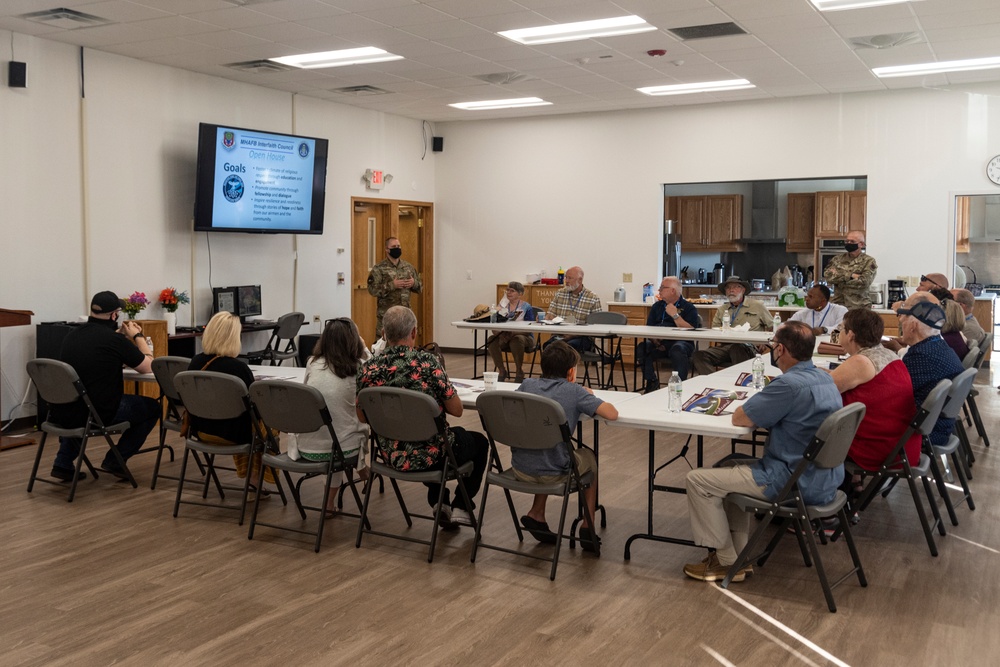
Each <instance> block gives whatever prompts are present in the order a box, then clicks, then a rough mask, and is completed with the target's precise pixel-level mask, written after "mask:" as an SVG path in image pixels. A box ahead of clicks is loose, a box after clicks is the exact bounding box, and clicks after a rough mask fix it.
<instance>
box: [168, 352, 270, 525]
mask: <svg viewBox="0 0 1000 667" xmlns="http://www.w3.org/2000/svg"><path fill="white" fill-rule="evenodd" d="M174 384H175V386H176V387H177V393H178V394H179V395H180V397H181V402H182V403H183V404H184V407H185V408H186V409H187V411H188V412H189V413H190V414H191V415H192V416H195V417H198V418H200V419H236V418H240V417H243V418H246V419H247V420H250V421H251V422H252V421H253V420H252V414H253V413H252V409H251V406H250V394H249V393H248V392H247V388H246V386H245V385H244V384H243V381H242V380H240V379H239V378H237V377H233V376H232V375H227V374H225V373H215V372H212V371H184V372H183V373H178V374H177V375H176V376H174ZM254 428H256V424H254ZM262 446H263V442H262V441H261V440H260V438H259V437H256V436H254V437H251V439H250V441H249V442H241V443H235V444H231V445H229V444H226V445H221V444H214V443H210V442H205V441H203V440H202V439H201V436H200V435H199V434H198V433H197V432H196V431H195V430H194V429H193V428H192V429H191V432H190V433H189V434H188V437H187V439H186V440H185V442H184V458H183V459H182V461H181V474H180V477H179V478H178V480H177V497H176V499H175V500H174V518H175V519H176V518H177V512H178V510H179V509H180V506H181V505H182V504H184V505H201V506H203V507H216V508H220V509H229V510H236V511H238V512H239V513H240V522H239V525H241V526H242V525H243V519H244V517H245V515H246V505H247V495H248V493H249V491H250V476H251V475H250V470H248V471H247V475H246V478H245V479H244V481H243V484H242V485H240V486H233V485H225V484H221V483H219V482H218V478H217V477H216V473H215V470H216V466H215V457H216V455H219V454H221V455H223V456H229V455H233V454H246V455H247V456H249V457H250V459H251V461H252V459H253V454H254V453H255V452H257V451H259V450H260V449H262ZM191 452H201V453H202V454H204V455H205V458H206V460H207V474H206V476H205V481H204V483H203V484H202V491H201V497H202V500H204V499H207V498H208V488H209V482H210V480H212V479H213V478H214V479H216V483H217V488H218V490H219V497H220V500H221V501H225V497H226V496H225V490H230V491H240V492H241V494H242V495H241V499H240V503H239V504H238V505H227V504H225V502H220V503H208V502H200V501H196V500H182V499H181V496H182V493H183V491H184V482H185V477H186V475H187V463H188V455H189V454H190V453H191ZM250 468H251V469H252V465H251V466H250ZM257 491H258V494H259V493H260V491H261V489H260V487H258V488H257ZM278 491H279V493H281V499H282V502H285V503H287V500H286V499H285V494H284V491H283V490H282V489H281V486H280V485H279V486H278Z"/></svg>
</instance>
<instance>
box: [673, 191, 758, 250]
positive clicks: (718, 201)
mask: <svg viewBox="0 0 1000 667" xmlns="http://www.w3.org/2000/svg"><path fill="white" fill-rule="evenodd" d="M667 200H668V201H667V206H666V210H667V215H668V216H669V217H671V218H673V219H674V220H676V221H677V235H678V238H679V239H680V241H681V243H682V244H683V245H684V248H685V249H687V250H693V251H701V250H719V251H737V250H742V249H743V246H742V245H741V244H740V243H739V242H738V241H739V240H740V238H742V236H743V195H697V196H690V197H668V198H667Z"/></svg>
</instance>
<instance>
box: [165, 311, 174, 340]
mask: <svg viewBox="0 0 1000 667" xmlns="http://www.w3.org/2000/svg"><path fill="white" fill-rule="evenodd" d="M163 319H165V320H166V321H167V335H168V336H176V335H177V313H164V314H163Z"/></svg>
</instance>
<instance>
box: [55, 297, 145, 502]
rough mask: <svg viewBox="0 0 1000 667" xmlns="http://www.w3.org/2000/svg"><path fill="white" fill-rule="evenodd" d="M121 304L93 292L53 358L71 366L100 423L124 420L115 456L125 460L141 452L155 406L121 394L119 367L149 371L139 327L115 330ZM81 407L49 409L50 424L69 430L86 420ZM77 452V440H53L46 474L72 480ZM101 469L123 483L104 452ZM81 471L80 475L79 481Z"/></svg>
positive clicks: (114, 462) (126, 324) (115, 462)
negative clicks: (55, 445) (55, 449)
mask: <svg viewBox="0 0 1000 667" xmlns="http://www.w3.org/2000/svg"><path fill="white" fill-rule="evenodd" d="M123 303H124V302H123V301H122V300H121V299H119V298H118V296H117V295H116V294H115V293H114V292H99V293H97V294H95V295H94V298H93V299H91V301H90V317H89V318H88V319H87V323H86V324H84V325H83V326H81V327H76V328H74V329H73V331H71V332H70V333H69V334H67V335H66V338H65V339H64V340H63V344H62V351H61V352H60V354H59V358H60V360H62V361H65V362H66V363H67V364H69V365H70V366H72V367H73V370H75V371H76V374H77V375H78V376H80V381H81V382H82V383H83V386H84V387H85V388H86V389H87V395H88V396H90V400H91V401H92V402H93V404H94V408H96V409H97V414H98V415H100V417H101V421H103V422H104V424H105V425H109V424H115V423H118V422H123V421H127V422H128V423H129V428H128V430H127V431H125V432H124V433H122V436H121V438H119V439H118V444H117V448H118V453H119V454H121V457H122V458H123V459H125V460H126V461H127V460H128V459H129V457H131V456H132V455H133V454H135V453H136V452H137V451H139V450H140V449H141V448H142V445H143V443H144V442H146V436H147V435H149V432H150V431H152V430H153V427H154V426H156V420H157V419H158V418H159V416H160V404H159V403H157V402H156V401H155V400H153V399H152V398H149V397H147V396H134V395H131V394H129V395H125V394H124V392H123V385H122V366H129V367H130V368H134V369H135V370H137V371H138V372H140V373H151V372H152V370H153V368H152V362H153V353H152V352H151V351H150V349H149V346H148V345H147V344H146V337H145V336H143V335H142V330H141V329H140V328H139V325H138V324H136V323H135V322H133V321H132V320H128V321H126V322H124V323H123V324H122V325H121V327H120V328H119V327H118V318H119V314H120V313H121V308H122V304H123ZM87 414H88V412H87V406H86V405H84V404H83V401H77V402H76V403H70V404H66V405H54V406H52V421H54V422H55V423H57V424H61V425H62V426H65V427H69V428H75V427H80V426H83V425H84V423H86V421H87ZM79 454H80V440H78V439H77V438H59V453H58V454H57V455H56V461H55V465H54V466H53V467H52V476H53V477H55V478H56V479H61V480H63V481H65V482H68V481H71V480H72V479H73V470H74V469H75V466H76V464H75V463H74V461H76V457H77V456H79ZM101 470H106V471H107V472H109V473H111V474H112V475H115V476H117V477H120V478H122V479H124V472H123V471H122V470H121V469H120V468H119V466H118V460H117V459H116V458H115V456H114V454H113V453H112V452H111V450H110V449H109V450H108V453H107V455H106V456H105V457H104V462H103V463H101ZM84 477H86V473H84V472H81V473H80V479H83V478H84Z"/></svg>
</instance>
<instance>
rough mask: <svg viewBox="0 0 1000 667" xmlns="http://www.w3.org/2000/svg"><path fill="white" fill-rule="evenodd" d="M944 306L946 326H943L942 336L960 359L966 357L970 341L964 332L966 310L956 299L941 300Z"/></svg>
mask: <svg viewBox="0 0 1000 667" xmlns="http://www.w3.org/2000/svg"><path fill="white" fill-rule="evenodd" d="M941 305H942V306H944V318H945V319H944V326H943V327H941V338H944V342H946V343H948V347H950V348H951V349H952V350H954V351H955V354H957V355H958V359H959V361H961V360H962V359H965V355H967V354H968V353H969V343H968V341H966V340H965V336H964V335H963V334H962V329H964V328H965V311H964V310H962V307H961V306H960V305H958V302H957V301H955V300H954V299H946V300H944V301H942V302H941Z"/></svg>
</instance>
